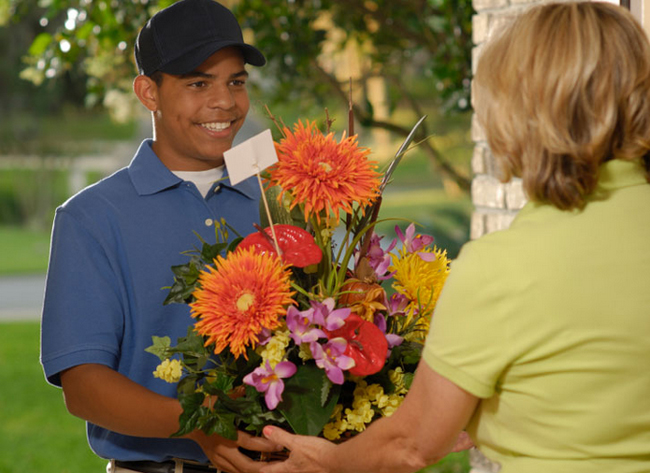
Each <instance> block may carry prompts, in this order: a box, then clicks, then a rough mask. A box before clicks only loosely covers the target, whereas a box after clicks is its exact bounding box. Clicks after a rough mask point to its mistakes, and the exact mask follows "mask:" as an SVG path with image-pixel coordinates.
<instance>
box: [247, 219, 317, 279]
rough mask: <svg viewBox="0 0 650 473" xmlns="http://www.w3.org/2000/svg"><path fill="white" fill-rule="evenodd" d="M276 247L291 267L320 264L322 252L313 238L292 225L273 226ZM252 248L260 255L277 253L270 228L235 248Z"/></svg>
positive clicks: (250, 236) (255, 234) (251, 235)
mask: <svg viewBox="0 0 650 473" xmlns="http://www.w3.org/2000/svg"><path fill="white" fill-rule="evenodd" d="M273 229H274V230H275V236H276V238H277V239H278V246H279V247H280V252H281V253H282V255H281V256H282V260H283V261H284V262H285V263H286V264H289V265H291V266H296V267H298V268H304V267H306V266H310V265H312V264H318V263H320V260H321V258H322V257H323V252H322V251H321V249H320V247H319V246H318V245H317V244H316V242H315V241H314V237H313V236H312V235H311V233H309V232H308V231H306V230H303V229H302V228H300V227H296V226H294V225H283V224H279V225H273ZM251 246H254V247H255V248H257V249H258V250H259V251H260V252H262V253H267V252H268V253H274V254H275V253H277V251H276V250H275V244H274V243H273V233H272V231H271V228H270V227H267V228H265V229H264V233H262V230H260V231H258V232H255V233H251V234H250V235H248V236H247V237H246V238H244V239H243V240H242V241H241V243H240V244H239V245H238V246H237V248H242V249H246V248H250V247H251Z"/></svg>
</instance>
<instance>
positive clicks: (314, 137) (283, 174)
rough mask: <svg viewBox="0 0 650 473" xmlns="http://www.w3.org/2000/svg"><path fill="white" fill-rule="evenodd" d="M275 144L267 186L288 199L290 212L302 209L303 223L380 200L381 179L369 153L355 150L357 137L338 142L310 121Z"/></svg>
mask: <svg viewBox="0 0 650 473" xmlns="http://www.w3.org/2000/svg"><path fill="white" fill-rule="evenodd" d="M284 134H285V137H284V138H283V139H282V140H281V141H280V143H276V150H277V153H278V162H277V163H276V164H275V165H274V166H273V167H272V168H271V169H270V170H269V171H270V173H271V177H270V183H271V185H278V186H280V187H281V188H282V194H281V195H280V199H282V196H283V194H284V193H285V192H286V193H289V194H290V195H291V197H292V201H291V208H293V207H295V206H296V205H302V206H303V209H304V213H305V219H306V220H307V219H308V218H309V217H310V216H314V217H315V218H316V220H317V221H318V222H319V223H320V221H321V219H322V218H328V217H329V216H330V213H332V214H333V215H334V217H335V219H336V221H337V222H338V218H339V212H340V211H341V210H342V211H344V212H348V213H352V211H353V210H352V204H353V203H354V202H356V203H357V204H358V205H359V207H360V208H361V209H362V210H363V209H364V208H365V207H366V206H367V205H368V204H370V203H371V202H372V200H373V199H375V198H376V197H377V196H378V195H379V184H380V175H379V173H378V172H377V170H376V169H377V163H376V162H374V161H369V160H368V154H369V153H370V150H368V149H367V148H361V147H359V145H358V143H357V141H356V136H353V137H347V138H346V137H345V135H344V136H343V138H342V139H341V141H340V142H338V143H337V142H336V139H335V138H334V134H333V133H330V134H328V135H327V136H325V135H323V133H322V132H321V131H320V130H318V128H317V127H316V124H315V123H314V122H309V121H307V122H305V124H303V123H302V122H301V121H299V122H298V123H297V124H296V125H295V126H294V131H293V132H291V131H290V130H289V129H288V128H286V127H285V128H284Z"/></svg>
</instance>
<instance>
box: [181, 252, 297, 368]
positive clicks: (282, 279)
mask: <svg viewBox="0 0 650 473" xmlns="http://www.w3.org/2000/svg"><path fill="white" fill-rule="evenodd" d="M214 263H215V266H216V268H212V267H209V268H208V270H207V271H202V272H201V275H200V278H199V281H200V283H201V286H200V288H198V289H196V290H195V291H194V297H195V298H196V301H195V302H193V303H192V304H190V307H191V308H192V317H194V318H196V319H198V320H197V322H196V323H195V327H196V329H197V331H198V332H199V334H201V335H204V336H207V337H208V338H207V340H206V343H205V344H206V346H207V345H209V344H211V343H214V344H215V349H214V352H215V353H217V354H218V353H221V352H222V351H223V350H224V349H225V348H227V347H229V348H230V352H231V353H232V354H233V355H234V356H235V357H239V356H240V355H244V358H246V359H248V356H247V354H246V347H247V346H252V347H254V345H255V344H256V343H257V342H258V341H259V338H258V336H259V335H260V333H261V332H262V330H263V329H265V328H266V329H269V330H273V329H274V328H276V327H278V326H279V325H280V323H281V318H282V317H283V316H284V315H285V314H286V313H287V311H286V307H287V306H288V305H289V304H292V303H294V301H293V299H292V296H293V294H294V292H292V291H291V283H290V279H289V278H290V270H289V267H288V266H285V265H283V264H282V261H281V260H280V259H279V258H278V257H277V256H276V255H274V254H269V253H267V254H261V253H259V252H258V251H256V250H255V248H248V249H245V250H237V251H235V252H233V253H230V254H229V255H228V257H227V258H223V257H222V256H217V258H216V259H215V260H214Z"/></svg>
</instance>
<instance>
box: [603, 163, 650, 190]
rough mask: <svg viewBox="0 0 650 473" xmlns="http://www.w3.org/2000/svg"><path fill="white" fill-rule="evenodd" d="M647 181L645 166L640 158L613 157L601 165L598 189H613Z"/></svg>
mask: <svg viewBox="0 0 650 473" xmlns="http://www.w3.org/2000/svg"><path fill="white" fill-rule="evenodd" d="M647 183H648V181H646V178H645V168H644V166H643V163H642V161H641V160H640V159H635V160H634V161H626V160H622V159H612V160H610V161H607V162H606V163H604V164H602V165H601V167H600V175H599V176H598V190H601V191H611V190H614V189H621V188H623V187H631V186H638V185H642V184H647Z"/></svg>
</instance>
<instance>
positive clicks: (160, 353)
mask: <svg viewBox="0 0 650 473" xmlns="http://www.w3.org/2000/svg"><path fill="white" fill-rule="evenodd" d="M151 338H152V340H153V345H151V346H150V347H148V348H145V350H144V351H146V352H147V353H151V354H153V355H156V356H157V357H158V358H160V360H161V361H164V360H166V359H167V358H169V354H170V346H171V339H170V338H169V337H156V336H155V335H154V336H153V337H151Z"/></svg>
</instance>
